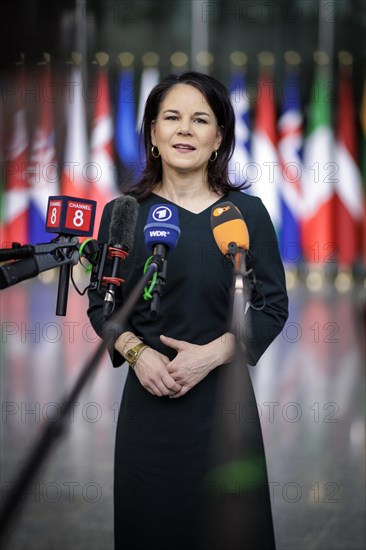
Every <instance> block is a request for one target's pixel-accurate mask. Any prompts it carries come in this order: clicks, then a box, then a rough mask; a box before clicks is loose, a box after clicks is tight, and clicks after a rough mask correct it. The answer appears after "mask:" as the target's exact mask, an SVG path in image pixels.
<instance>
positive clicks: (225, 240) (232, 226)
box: [211, 201, 249, 254]
mask: <svg viewBox="0 0 366 550" xmlns="http://www.w3.org/2000/svg"><path fill="white" fill-rule="evenodd" d="M211 228H212V232H213V235H214V238H215V241H216V244H217V246H218V247H219V249H220V250H221V252H222V253H223V254H227V253H228V247H229V243H232V242H235V243H236V244H237V245H238V247H239V248H244V249H245V250H249V232H248V227H247V224H246V223H245V221H244V218H243V216H242V214H241V212H240V210H239V209H238V208H237V207H236V206H235V205H234V204H233V203H232V202H229V201H227V202H222V203H220V204H219V205H218V206H214V207H213V208H212V210H211Z"/></svg>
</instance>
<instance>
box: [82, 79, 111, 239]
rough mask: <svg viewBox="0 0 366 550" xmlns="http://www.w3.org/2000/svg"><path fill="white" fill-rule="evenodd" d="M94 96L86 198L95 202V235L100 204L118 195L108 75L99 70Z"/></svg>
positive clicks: (100, 215)
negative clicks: (91, 170)
mask: <svg viewBox="0 0 366 550" xmlns="http://www.w3.org/2000/svg"><path fill="white" fill-rule="evenodd" d="M97 89H98V99H97V102H96V104H95V112H94V118H93V121H92V131H91V138H90V146H91V155H90V162H91V165H92V166H95V167H96V172H95V177H94V178H93V179H92V180H91V183H90V188H89V198H91V199H93V200H96V201H97V212H96V216H95V224H94V235H97V233H98V229H99V225H100V219H101V217H102V212H103V207H104V205H105V204H106V203H107V202H109V201H110V200H112V199H113V198H115V197H116V196H117V195H118V190H117V185H116V170H115V165H114V148H113V121H112V115H111V111H110V95H109V82H108V74H107V72H106V71H105V70H104V69H99V70H98V74H97Z"/></svg>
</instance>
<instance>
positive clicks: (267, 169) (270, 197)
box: [251, 67, 281, 232]
mask: <svg viewBox="0 0 366 550" xmlns="http://www.w3.org/2000/svg"><path fill="white" fill-rule="evenodd" d="M252 159H253V161H254V163H255V167H256V172H257V173H256V175H255V177H254V179H253V180H252V182H251V183H252V187H251V192H252V194H253V195H256V196H258V197H260V198H261V199H262V201H263V203H264V205H265V207H266V208H267V210H268V212H269V215H270V216H271V219H272V223H273V225H274V226H275V229H276V231H277V232H278V231H279V228H280V200H279V186H280V182H281V171H280V163H279V159H278V155H277V120H276V105H275V94H274V89H273V76H272V68H270V67H262V68H261V74H260V75H259V85H258V102H257V107H256V114H255V122H254V130H253V135H252Z"/></svg>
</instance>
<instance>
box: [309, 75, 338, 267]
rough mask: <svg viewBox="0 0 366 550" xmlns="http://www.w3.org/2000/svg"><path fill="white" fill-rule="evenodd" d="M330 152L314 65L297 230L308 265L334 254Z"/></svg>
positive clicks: (326, 110)
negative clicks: (302, 204)
mask: <svg viewBox="0 0 366 550" xmlns="http://www.w3.org/2000/svg"><path fill="white" fill-rule="evenodd" d="M333 152H334V151H333V135H332V129H331V105H330V97H329V82H328V79H327V76H326V73H325V70H324V67H319V66H318V67H317V69H316V74H315V78H314V82H313V88H312V93H311V99H310V105H309V116H308V127H307V135H306V139H305V144H304V171H303V189H304V215H303V221H302V227H301V230H302V231H301V234H302V244H303V254H304V256H305V259H306V260H307V261H308V262H309V263H312V264H316V263H320V264H324V262H326V261H330V260H331V259H333V255H334V253H335V243H334V239H333V231H332V220H333V214H334V209H333V206H334V203H333V196H334V195H333V193H334V182H335V179H336V178H337V176H338V174H337V166H336V163H335V162H333V161H334V157H333Z"/></svg>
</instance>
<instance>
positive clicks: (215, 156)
mask: <svg viewBox="0 0 366 550" xmlns="http://www.w3.org/2000/svg"><path fill="white" fill-rule="evenodd" d="M212 155H213V158H212ZM212 155H211V156H210V158H209V161H210V162H215V160H217V157H218V156H219V155H218V152H217V150H216V149H215V151H213V153H212Z"/></svg>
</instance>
